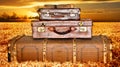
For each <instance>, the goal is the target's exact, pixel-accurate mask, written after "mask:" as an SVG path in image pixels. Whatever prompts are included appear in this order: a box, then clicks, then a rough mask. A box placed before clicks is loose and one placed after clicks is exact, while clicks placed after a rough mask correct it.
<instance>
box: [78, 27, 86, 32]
mask: <svg viewBox="0 0 120 67" xmlns="http://www.w3.org/2000/svg"><path fill="white" fill-rule="evenodd" d="M79 29H80V32H87V27H80V28H79Z"/></svg>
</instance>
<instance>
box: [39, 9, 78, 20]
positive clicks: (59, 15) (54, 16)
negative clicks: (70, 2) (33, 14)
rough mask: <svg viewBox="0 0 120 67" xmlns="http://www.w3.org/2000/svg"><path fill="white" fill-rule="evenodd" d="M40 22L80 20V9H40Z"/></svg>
mask: <svg viewBox="0 0 120 67" xmlns="http://www.w3.org/2000/svg"><path fill="white" fill-rule="evenodd" d="M37 12H38V14H39V19H40V20H80V8H40V9H39V10H38V11H37Z"/></svg>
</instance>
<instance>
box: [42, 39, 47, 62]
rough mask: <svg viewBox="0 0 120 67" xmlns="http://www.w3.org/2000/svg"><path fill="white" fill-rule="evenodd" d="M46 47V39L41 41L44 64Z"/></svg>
mask: <svg viewBox="0 0 120 67" xmlns="http://www.w3.org/2000/svg"><path fill="white" fill-rule="evenodd" d="M46 46H47V39H44V41H43V62H46Z"/></svg>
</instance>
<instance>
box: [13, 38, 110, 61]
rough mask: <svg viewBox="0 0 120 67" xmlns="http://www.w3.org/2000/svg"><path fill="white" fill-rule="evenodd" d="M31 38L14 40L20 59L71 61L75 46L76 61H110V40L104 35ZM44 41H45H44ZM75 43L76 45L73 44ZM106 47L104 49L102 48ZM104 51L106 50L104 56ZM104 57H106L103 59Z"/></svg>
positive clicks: (18, 58)
mask: <svg viewBox="0 0 120 67" xmlns="http://www.w3.org/2000/svg"><path fill="white" fill-rule="evenodd" d="M45 40H46V39H37V40H34V39H32V37H31V36H24V37H21V38H20V39H19V40H17V41H16V43H15V45H16V54H17V55H16V57H17V60H18V61H19V62H22V61H29V60H31V61H35V60H38V61H44V60H43V56H44V55H43V52H45V53H46V54H45V55H46V56H44V59H46V60H47V61H52V62H54V61H57V62H66V61H71V62H72V61H73V57H74V56H73V50H74V48H76V51H74V52H75V53H76V55H75V57H76V61H78V62H88V61H95V62H104V60H106V61H107V62H108V61H110V41H109V39H108V38H107V37H105V36H93V38H91V39H47V40H46V41H45ZM45 42H46V43H45ZM74 45H76V46H74ZM104 48H106V50H104ZM45 49H46V50H45ZM104 52H107V55H106V57H104ZM104 58H106V59H104Z"/></svg>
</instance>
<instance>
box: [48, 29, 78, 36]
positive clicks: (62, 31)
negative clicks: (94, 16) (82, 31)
mask: <svg viewBox="0 0 120 67" xmlns="http://www.w3.org/2000/svg"><path fill="white" fill-rule="evenodd" d="M48 29H49V30H50V31H53V32H55V33H57V34H60V35H64V34H68V33H70V32H71V31H74V30H76V28H75V27H49V28H48Z"/></svg>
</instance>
